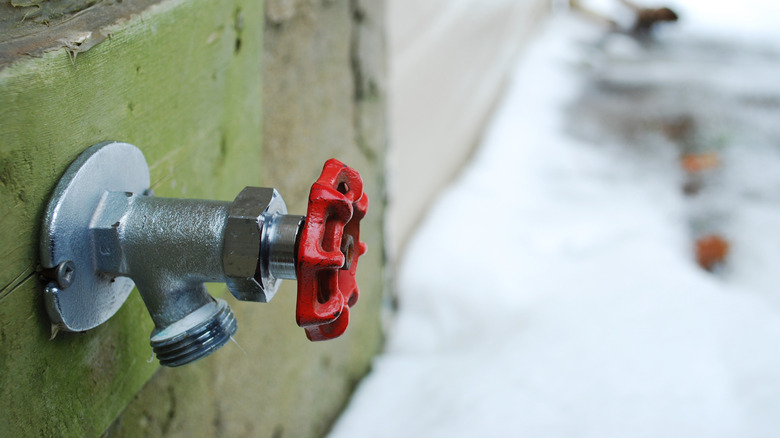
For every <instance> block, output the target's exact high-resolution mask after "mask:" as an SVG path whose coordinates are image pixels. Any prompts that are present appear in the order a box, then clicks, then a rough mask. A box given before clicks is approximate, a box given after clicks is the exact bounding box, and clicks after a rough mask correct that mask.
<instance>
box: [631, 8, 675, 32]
mask: <svg viewBox="0 0 780 438" xmlns="http://www.w3.org/2000/svg"><path fill="white" fill-rule="evenodd" d="M677 19H678V16H677V13H676V12H674V11H673V10H671V9H669V8H667V7H663V8H659V9H639V10H638V11H637V15H636V21H635V22H634V26H633V28H632V29H631V32H632V33H634V34H635V35H639V36H646V35H649V34H650V33H652V32H653V27H654V26H655V25H656V24H659V23H664V22H675V21H677Z"/></svg>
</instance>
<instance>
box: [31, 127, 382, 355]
mask: <svg viewBox="0 0 780 438" xmlns="http://www.w3.org/2000/svg"><path fill="white" fill-rule="evenodd" d="M367 207H368V198H367V197H366V196H365V194H364V193H363V191H362V180H361V179H360V176H359V175H358V174H357V172H355V171H354V170H352V169H351V168H349V167H347V166H344V165H343V164H342V163H340V162H338V161H336V160H329V161H328V162H327V163H326V164H325V168H324V169H323V174H322V175H321V176H320V178H319V179H318V180H317V182H316V183H315V184H314V186H313V187H312V192H311V194H310V198H309V211H308V212H307V216H306V217H304V216H298V215H288V214H287V207H286V205H285V204H284V201H283V199H282V197H281V196H280V195H279V193H278V192H277V191H276V190H275V189H273V188H259V187H247V188H245V189H244V190H243V191H242V192H241V193H239V195H238V196H237V197H236V198H235V200H234V201H233V202H225V201H207V200H193V199H173V198H158V197H154V196H153V195H152V193H151V191H150V190H149V170H148V167H147V165H146V161H145V159H144V157H143V154H142V153H141V151H140V150H139V149H138V148H136V147H135V146H133V145H130V144H128V143H120V142H106V143H101V144H98V145H95V146H92V147H91V148H89V149H87V150H86V151H85V152H84V153H83V154H82V155H81V156H79V157H78V158H77V159H76V161H74V163H73V164H72V165H71V166H70V167H69V168H68V170H67V171H66V173H65V175H64V176H63V177H62V179H61V180H60V182H59V184H58V185H57V187H56V188H55V191H54V194H53V195H52V198H51V200H50V202H49V206H48V209H47V212H46V215H45V219H44V223H43V230H42V236H41V265H42V268H43V269H42V272H43V274H44V276H46V277H47V278H48V284H47V285H46V287H45V289H44V296H45V301H46V308H47V311H48V313H49V316H50V318H51V320H52V322H53V323H54V324H56V325H57V326H58V327H59V328H61V329H63V330H66V331H73V332H80V331H85V330H89V329H91V328H93V327H96V326H97V325H100V324H102V323H103V322H105V321H106V320H107V319H109V318H110V317H111V316H112V315H114V313H116V311H117V310H118V309H119V307H120V306H121V305H122V303H124V301H125V299H126V298H127V296H128V295H129V293H130V292H131V290H132V288H133V285H135V286H137V287H138V291H139V293H140V294H141V297H142V298H143V301H144V303H145V304H146V307H147V309H148V310H149V314H150V315H151V317H152V320H153V321H154V325H155V328H154V330H153V331H152V334H151V337H150V341H151V345H152V348H153V350H154V352H155V354H156V355H157V358H158V359H159V360H160V363H161V364H162V365H166V366H179V365H184V364H186V363H190V362H192V361H195V360H197V359H200V358H202V357H204V356H206V355H208V354H210V353H212V352H213V351H215V350H216V349H218V348H219V347H221V346H222V345H224V344H225V343H226V342H227V341H228V340H230V338H231V337H232V336H233V334H234V333H235V332H236V329H237V324H236V320H235V317H234V316H233V312H232V311H231V310H230V307H229V306H228V304H227V303H226V302H225V301H224V300H221V299H215V298H213V297H212V296H211V295H210V294H209V293H208V291H207V290H206V287H205V285H204V283H209V282H224V283H227V286H228V289H229V290H230V292H231V293H232V294H233V295H234V296H235V297H236V298H238V299H239V300H243V301H255V302H264V303H265V302H268V301H270V300H271V299H272V298H273V296H274V294H275V293H276V292H277V290H278V288H279V285H280V283H281V281H282V279H298V280H299V281H298V310H297V312H296V313H297V320H298V323H299V325H301V326H302V327H304V328H305V329H306V333H307V336H308V337H309V339H311V340H324V339H331V338H334V337H337V336H339V335H340V334H341V333H343V331H344V329H345V328H346V323H347V321H348V313H349V312H348V308H349V307H350V306H352V305H353V304H354V303H355V301H356V300H357V295H358V289H357V285H356V283H355V268H356V266H357V259H358V257H359V256H360V255H361V254H363V253H364V252H365V244H363V243H362V242H359V232H360V231H359V230H360V229H359V223H360V220H361V219H362V218H363V216H365V213H366V210H367ZM355 247H357V248H358V249H357V250H354V248H355ZM334 248H335V250H334Z"/></svg>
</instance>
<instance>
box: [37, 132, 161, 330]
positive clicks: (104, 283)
mask: <svg viewBox="0 0 780 438" xmlns="http://www.w3.org/2000/svg"><path fill="white" fill-rule="evenodd" d="M148 189H149V168H148V167H147V165H146V159H145V158H144V155H143V153H142V152H141V151H140V150H139V149H138V148H137V147H135V146H133V145H131V144H128V143H122V142H104V143H100V144H96V145H94V146H92V147H90V148H89V149H87V150H86V151H84V153H82V154H81V155H80V156H79V157H78V158H77V159H76V160H75V161H74V162H73V163H72V164H71V165H70V167H68V169H67V170H66V171H65V174H64V175H63V176H62V178H61V179H60V182H59V183H58V184H57V187H56V188H55V189H54V193H53V194H52V197H51V200H50V201H49V205H48V207H47V209H46V213H45V216H44V220H43V229H42V230H41V265H42V268H43V269H44V272H47V271H48V272H52V273H53V275H51V276H50V277H51V279H52V281H51V282H50V283H49V284H48V285H47V286H46V288H45V290H44V296H45V301H46V309H47V311H48V313H49V317H50V318H51V320H52V322H54V323H55V324H57V325H58V326H59V327H60V328H61V329H64V330H67V331H73V332H79V331H85V330H89V329H91V328H94V327H96V326H98V325H100V324H102V323H103V322H105V321H106V320H108V319H109V318H110V317H111V316H113V315H114V314H115V313H116V312H117V311H118V310H119V308H120V307H121V306H122V304H123V303H124V302H125V300H126V299H127V296H128V295H129V294H130V292H131V291H132V290H133V280H131V279H130V278H128V277H110V276H107V275H104V274H100V273H99V272H98V271H97V270H96V269H95V268H94V264H95V260H96V258H97V257H98V256H99V255H98V254H94V252H95V250H94V249H93V245H92V243H91V239H92V237H91V235H90V232H89V225H90V221H91V220H92V217H93V214H94V213H95V211H96V209H97V208H98V206H99V204H100V200H101V198H102V197H103V196H104V195H105V194H106V193H107V192H127V193H129V194H141V193H144V192H145V191H146V190H148ZM97 251H99V249H97Z"/></svg>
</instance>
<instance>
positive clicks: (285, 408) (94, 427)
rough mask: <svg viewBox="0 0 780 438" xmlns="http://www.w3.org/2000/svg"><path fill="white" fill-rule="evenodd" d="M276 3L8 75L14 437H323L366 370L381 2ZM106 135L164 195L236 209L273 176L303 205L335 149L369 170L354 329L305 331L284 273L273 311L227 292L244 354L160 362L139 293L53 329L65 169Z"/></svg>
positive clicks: (375, 338) (2, 292)
mask: <svg viewBox="0 0 780 438" xmlns="http://www.w3.org/2000/svg"><path fill="white" fill-rule="evenodd" d="M122 3H123V4H124V3H127V2H122ZM101 4H102V3H101ZM266 6H267V9H268V11H267V13H266V11H265V10H264V9H263V5H262V3H260V2H256V1H254V0H231V1H224V2H210V1H206V0H165V1H161V2H160V3H159V4H157V5H152V6H151V7H149V8H147V9H145V10H144V11H142V12H139V13H133V14H131V15H128V18H127V19H123V20H121V21H120V22H119V23H117V24H115V25H113V26H110V27H109V28H104V29H102V31H101V32H105V34H106V38H105V39H103V40H102V41H97V42H96V43H95V45H94V46H91V47H85V48H84V50H83V51H79V50H78V49H77V50H75V51H71V52H68V51H66V50H65V49H64V48H62V47H60V48H58V49H57V50H54V51H50V52H46V53H42V54H40V56H35V57H23V58H21V59H20V60H17V62H14V63H12V64H10V65H5V66H0V241H2V243H3V245H2V246H1V247H0V259H2V260H3V261H4V263H3V265H2V266H0V399H1V400H2V409H0V436H98V435H100V434H101V433H103V432H104V431H105V430H106V428H107V427H109V425H111V426H110V428H109V429H108V435H109V436H269V437H270V436H274V437H284V436H295V437H299V436H300V437H304V436H319V435H321V434H322V433H323V432H324V431H326V430H327V428H328V427H329V424H330V422H331V421H332V419H333V418H334V417H335V416H336V415H337V414H338V412H339V410H340V409H341V407H342V405H343V404H344V403H345V402H346V399H347V397H348V395H349V392H350V390H351V388H352V386H353V385H354V383H355V382H356V381H357V380H358V379H359V378H360V376H362V374H364V373H365V372H366V370H367V368H368V363H369V360H370V357H371V356H372V355H373V353H375V352H376V351H377V350H378V348H379V345H380V342H381V331H380V328H379V321H378V314H379V307H380V302H381V292H382V288H383V282H384V280H383V271H382V263H383V251H382V247H383V234H382V217H383V201H382V199H383V166H384V163H383V157H384V138H385V132H384V121H383V120H384V119H383V117H384V116H383V105H384V104H383V102H384V95H383V67H382V66H383V64H382V60H383V59H384V58H383V57H384V54H383V45H382V23H383V18H382V2H381V1H371V2H369V1H366V2H362V1H352V2H349V1H346V0H341V1H338V0H337V1H316V0H312V1H299V2H296V1H289V0H288V1H284V0H281V1H269V2H268V4H267V5H266ZM264 26H265V30H263V28H264ZM55 27H56V26H55ZM55 30H56V29H55ZM87 49H88V50H87ZM74 53H77V56H75V57H74ZM263 107H264V108H263ZM103 140H124V141H128V142H130V143H133V144H135V145H137V146H139V147H140V148H141V149H142V150H143V151H144V153H145V155H146V157H147V161H148V162H149V163H150V167H151V172H152V184H153V187H154V189H155V192H156V194H157V195H158V196H179V197H197V198H212V199H222V200H230V199H232V198H233V197H234V196H235V195H236V194H237V193H238V192H239V191H240V190H241V189H242V188H243V187H244V186H245V185H262V184H265V185H272V186H275V187H277V188H278V189H279V190H280V192H281V193H282V194H283V196H284V197H285V200H286V201H287V204H288V207H289V209H290V211H291V212H293V213H304V212H305V208H306V203H305V198H306V196H307V192H308V188H309V186H310V185H311V183H312V182H313V180H314V179H315V178H316V176H317V175H318V174H319V171H320V169H321V166H322V164H323V162H324V161H325V159H327V158H330V157H336V158H339V159H341V160H342V161H344V162H346V163H348V164H350V165H352V166H353V167H355V168H357V169H359V170H360V171H361V173H362V174H363V176H364V180H365V185H366V188H367V191H368V194H369V196H370V198H371V209H370V212H369V215H368V217H367V218H366V219H365V220H364V222H363V224H364V225H363V229H362V230H363V231H362V237H363V239H364V240H365V241H366V242H367V243H368V245H369V253H368V254H367V255H366V256H365V257H364V258H361V262H360V263H361V265H360V270H359V274H358V277H359V281H360V284H361V298H360V301H359V302H358V304H357V306H356V307H355V308H354V311H353V312H352V313H351V315H350V316H352V321H351V325H350V328H349V330H348V331H347V333H346V334H345V335H344V336H343V337H342V338H339V339H337V340H334V341H330V342H326V343H318V344H314V343H310V342H309V341H307V340H306V338H305V335H304V333H303V330H302V329H300V328H298V327H297V326H296V325H295V321H294V299H295V288H294V286H295V283H294V282H291V281H288V282H286V284H285V285H284V286H283V288H282V290H280V292H279V293H278V294H277V296H276V298H275V299H274V300H273V301H272V302H271V303H269V304H264V305H261V304H252V303H241V302H237V301H236V300H233V299H232V297H231V296H230V294H229V293H227V292H226V290H225V288H224V286H222V285H215V287H211V288H210V290H211V291H212V293H213V294H215V295H218V296H222V297H223V298H227V299H228V300H229V302H230V304H231V306H232V307H233V310H234V312H235V315H236V318H237V320H238V325H239V330H238V333H237V335H236V337H235V340H236V342H237V344H238V345H237V344H234V343H229V344H227V345H226V346H225V347H223V348H222V349H220V350H219V351H217V352H216V353H215V354H213V355H212V356H210V357H207V358H206V359H204V360H201V361H199V362H197V363H195V364H192V365H189V366H185V367H182V368H176V369H159V367H158V365H157V364H156V362H152V363H149V362H148V359H149V356H150V354H151V347H150V346H149V343H148V336H149V333H150V331H151V329H152V324H151V320H150V318H149V316H148V314H147V312H146V309H145V307H144V305H143V303H142V302H141V300H140V298H139V296H138V294H137V293H135V292H134V293H133V294H132V295H131V298H130V299H129V300H128V302H127V303H125V305H124V306H123V308H122V309H121V310H120V312H119V313H118V314H117V315H116V316H114V317H113V318H112V319H111V320H110V321H109V322H107V323H106V324H104V325H103V326H101V327H99V328H97V329H95V330H92V331H89V332H87V333H82V334H68V333H60V334H58V335H57V336H56V337H55V338H54V339H53V340H49V338H50V328H49V323H48V318H47V316H46V313H45V309H44V308H43V303H42V297H41V284H40V283H39V282H38V279H37V278H36V275H35V265H36V263H37V257H38V255H37V246H38V243H37V241H38V230H39V228H40V217H41V214H42V212H43V210H44V206H45V203H46V202H47V200H48V196H49V194H50V192H51V190H52V188H53V187H54V185H55V184H56V182H57V180H58V178H59V176H60V175H61V174H62V173H63V171H64V170H65V168H66V167H67V166H68V164H69V163H70V162H71V161H72V160H73V159H74V158H75V157H76V156H77V155H78V154H79V153H80V152H81V151H82V150H84V149H85V148H87V147H88V146H90V145H92V144H94V143H97V142H100V141H103ZM239 345H240V346H239ZM150 377H151V380H149V378H150ZM139 390H140V391H139ZM112 421H113V424H112Z"/></svg>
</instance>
